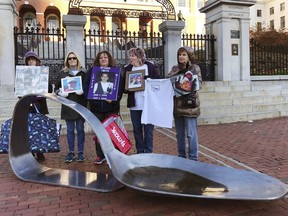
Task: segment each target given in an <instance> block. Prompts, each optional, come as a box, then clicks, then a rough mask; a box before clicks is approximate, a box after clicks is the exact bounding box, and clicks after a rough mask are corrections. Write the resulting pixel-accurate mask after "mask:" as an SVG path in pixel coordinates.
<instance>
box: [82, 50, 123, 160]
mask: <svg viewBox="0 0 288 216" xmlns="http://www.w3.org/2000/svg"><path fill="white" fill-rule="evenodd" d="M115 65H116V64H115V60H114V59H113V57H112V55H111V54H110V53H109V52H108V51H105V50H104V51H100V52H98V53H97V55H96V57H95V59H94V61H93V63H92V67H93V66H100V67H115ZM92 67H91V68H90V69H89V70H88V71H87V73H86V76H85V80H84V83H83V89H84V94H85V96H86V97H88V93H89V86H90V81H91V76H92ZM103 74H104V73H102V76H103ZM106 74H107V75H108V73H106ZM102 78H104V77H102ZM106 78H107V77H106ZM106 78H105V80H106ZM106 81H107V80H106ZM123 85H124V79H123V77H122V75H121V74H120V79H119V87H118V94H117V100H115V101H112V100H95V99H89V100H88V103H89V108H90V111H91V112H92V113H93V114H94V115H95V116H96V117H97V118H98V119H99V120H100V121H101V122H102V121H103V120H105V119H106V118H107V117H109V116H110V115H111V114H119V112H120V100H121V98H122V94H123V89H124V88H123ZM97 89H98V87H97V88H96V90H97ZM94 141H95V146H96V154H97V156H96V158H95V161H94V164H102V163H103V162H105V161H106V159H105V155H104V153H103V151H102V149H101V146H100V143H99V142H98V140H97V137H95V139H94Z"/></svg>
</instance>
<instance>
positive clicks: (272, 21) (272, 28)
mask: <svg viewBox="0 0 288 216" xmlns="http://www.w3.org/2000/svg"><path fill="white" fill-rule="evenodd" d="M274 29H275V27H274V20H270V30H274Z"/></svg>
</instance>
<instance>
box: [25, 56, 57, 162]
mask: <svg viewBox="0 0 288 216" xmlns="http://www.w3.org/2000/svg"><path fill="white" fill-rule="evenodd" d="M24 58H25V65H26V66H40V65H41V60H40V58H39V56H38V55H37V54H36V53H35V52H33V51H28V52H27V53H26V54H25V57H24ZM30 78H33V77H30ZM35 84H36V85H35V87H36V88H37V85H39V82H37V83H35ZM48 92H52V85H51V84H50V83H48ZM29 109H30V113H36V112H39V113H42V114H44V115H45V114H49V112H48V106H47V101H46V98H43V97H35V98H34V101H33V103H32V104H31V105H30V107H29ZM36 109H37V110H36ZM33 155H34V153H33ZM36 158H37V160H38V161H43V160H45V156H44V154H43V153H40V152H39V153H36Z"/></svg>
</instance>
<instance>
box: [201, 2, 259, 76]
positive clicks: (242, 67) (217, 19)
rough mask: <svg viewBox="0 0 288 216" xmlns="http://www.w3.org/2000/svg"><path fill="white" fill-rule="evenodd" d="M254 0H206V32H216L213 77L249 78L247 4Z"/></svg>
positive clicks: (251, 4)
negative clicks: (215, 64) (215, 62)
mask: <svg viewBox="0 0 288 216" xmlns="http://www.w3.org/2000/svg"><path fill="white" fill-rule="evenodd" d="M255 3H256V0H229V1H227V0H208V1H206V3H205V6H204V7H203V8H201V9H200V12H201V13H206V34H210V35H211V34H214V35H215V36H216V43H215V44H216V49H215V51H216V53H215V54H216V55H215V56H216V57H215V58H216V60H217V67H216V68H215V80H216V81H245V80H246V81H249V80H250V46H249V44H250V41H249V38H250V37H249V20H250V11H249V7H251V6H253V5H254V4H255Z"/></svg>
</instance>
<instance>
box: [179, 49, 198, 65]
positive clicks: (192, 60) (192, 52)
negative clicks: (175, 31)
mask: <svg viewBox="0 0 288 216" xmlns="http://www.w3.org/2000/svg"><path fill="white" fill-rule="evenodd" d="M181 50H185V51H186V52H187V54H188V58H189V61H190V62H192V63H193V62H194V49H193V48H192V47H188V46H183V47H180V48H179V49H178V51H177V62H178V64H179V59H178V56H179V52H180V51H181Z"/></svg>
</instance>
